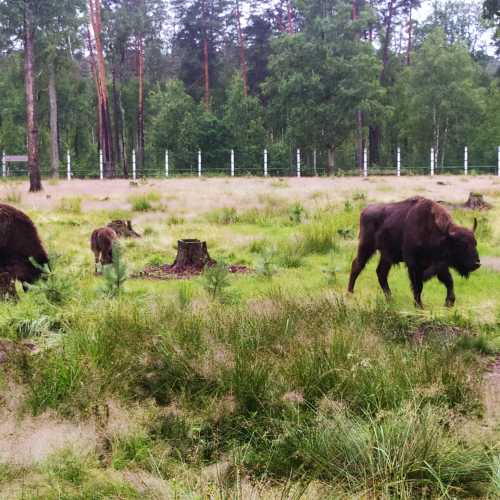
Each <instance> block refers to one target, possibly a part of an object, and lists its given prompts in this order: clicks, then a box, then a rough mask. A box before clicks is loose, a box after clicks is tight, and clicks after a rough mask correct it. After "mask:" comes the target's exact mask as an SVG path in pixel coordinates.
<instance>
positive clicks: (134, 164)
mask: <svg viewBox="0 0 500 500" xmlns="http://www.w3.org/2000/svg"><path fill="white" fill-rule="evenodd" d="M132 180H133V181H134V182H135V181H136V180H137V160H136V156H135V149H133V150H132Z"/></svg>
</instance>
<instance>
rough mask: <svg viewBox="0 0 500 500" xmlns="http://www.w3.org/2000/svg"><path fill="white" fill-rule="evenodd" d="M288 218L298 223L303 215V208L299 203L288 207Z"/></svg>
mask: <svg viewBox="0 0 500 500" xmlns="http://www.w3.org/2000/svg"><path fill="white" fill-rule="evenodd" d="M289 214H290V220H291V221H292V222H293V223H294V224H300V223H301V222H302V218H303V217H304V215H305V209H304V207H303V206H302V205H301V204H300V203H294V204H293V205H291V206H290V209H289Z"/></svg>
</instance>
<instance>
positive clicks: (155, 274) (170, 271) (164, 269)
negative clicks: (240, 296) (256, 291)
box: [131, 264, 253, 280]
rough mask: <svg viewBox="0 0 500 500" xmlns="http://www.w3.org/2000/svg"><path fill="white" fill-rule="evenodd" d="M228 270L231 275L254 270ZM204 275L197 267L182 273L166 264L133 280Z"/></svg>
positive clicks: (231, 268) (239, 267)
mask: <svg viewBox="0 0 500 500" xmlns="http://www.w3.org/2000/svg"><path fill="white" fill-rule="evenodd" d="M227 270H228V271H229V272H230V273H231V274H249V273H252V272H253V270H252V269H250V268H249V267H246V266H241V265H230V266H227ZM202 273H203V271H202V270H200V269H199V268H197V267H185V268H183V269H182V270H181V271H179V270H178V269H176V268H175V266H173V265H169V264H165V265H163V266H148V267H146V268H145V269H144V271H141V272H140V273H136V274H134V275H132V276H131V277H132V278H137V279H146V280H172V279H173V280H186V279H191V278H195V277H197V276H200V275H201V274H202Z"/></svg>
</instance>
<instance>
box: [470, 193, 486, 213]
mask: <svg viewBox="0 0 500 500" xmlns="http://www.w3.org/2000/svg"><path fill="white" fill-rule="evenodd" d="M464 207H465V208H469V209H471V210H484V209H490V208H491V205H490V204H489V203H488V202H487V201H485V200H484V197H483V195H482V194H481V193H469V199H468V200H467V201H466V202H465V204H464Z"/></svg>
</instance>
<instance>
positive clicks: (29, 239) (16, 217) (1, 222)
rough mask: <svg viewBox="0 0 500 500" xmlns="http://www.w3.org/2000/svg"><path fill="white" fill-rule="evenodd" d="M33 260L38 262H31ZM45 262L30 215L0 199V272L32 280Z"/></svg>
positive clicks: (45, 254) (23, 280)
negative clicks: (34, 263) (35, 263)
mask: <svg viewBox="0 0 500 500" xmlns="http://www.w3.org/2000/svg"><path fill="white" fill-rule="evenodd" d="M32 260H35V261H36V262H37V263H38V264H39V266H36V265H33V263H32ZM48 263H49V258H48V256H47V252H46V251H45V248H44V247H43V245H42V242H41V241H40V237H39V236H38V232H37V230H36V227H35V225H34V224H33V222H32V221H31V219H30V218H29V217H28V216H27V215H26V214H24V213H23V212H21V211H20V210H17V209H16V208H14V207H11V206H10V205H5V204H3V203H0V273H8V274H9V276H10V277H11V278H12V279H13V280H19V281H21V282H22V283H23V284H24V283H30V284H32V283H34V282H35V281H36V280H37V279H38V278H39V277H40V276H41V274H42V271H41V269H40V267H41V266H43V265H44V264H48ZM25 288H26V287H25Z"/></svg>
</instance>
